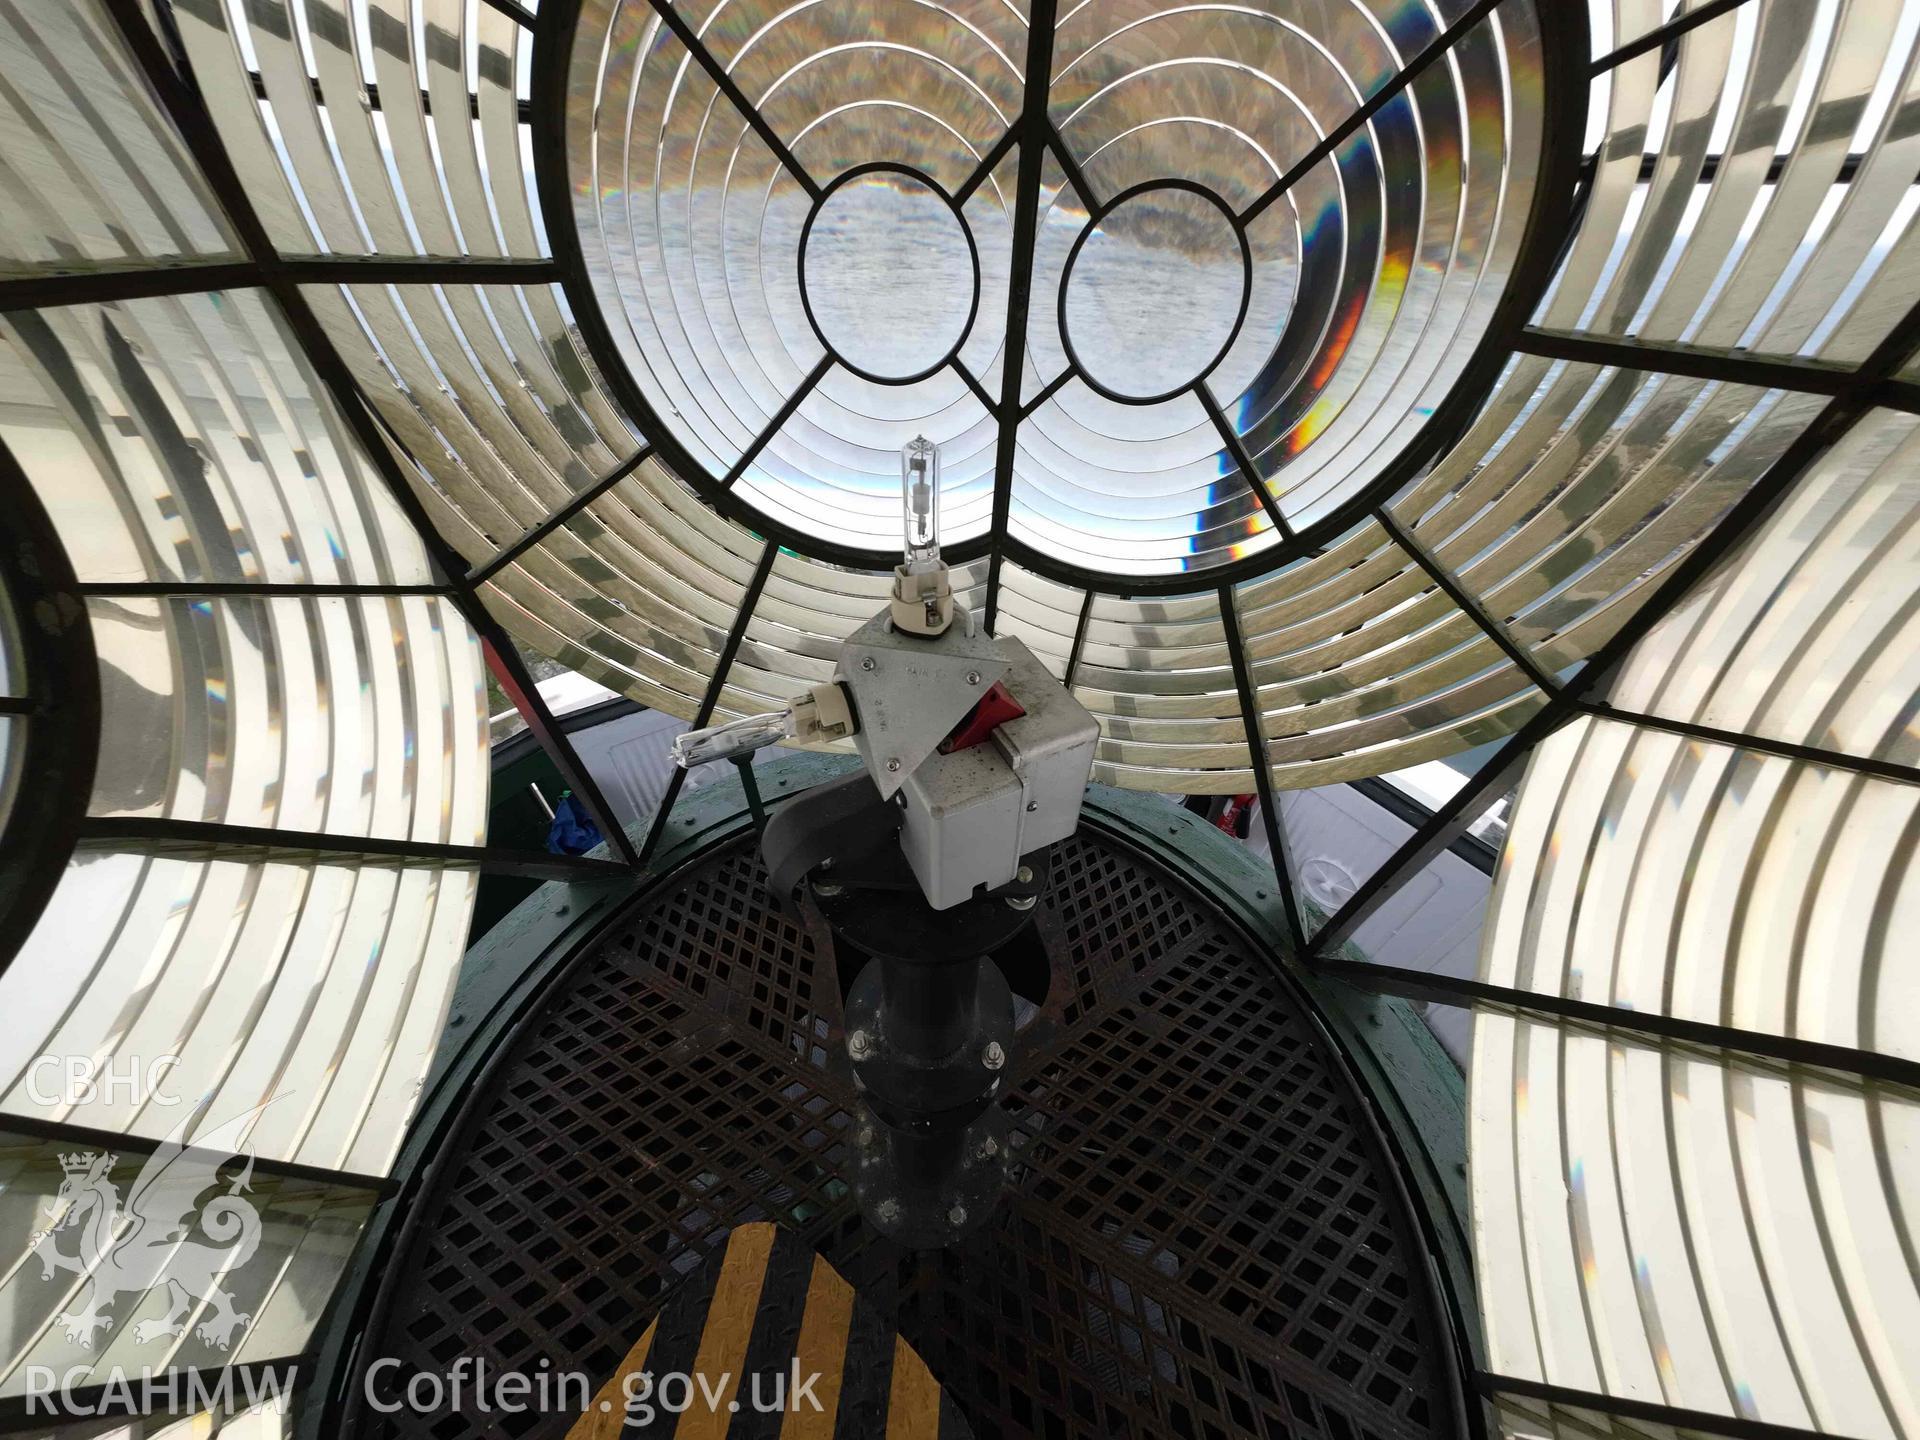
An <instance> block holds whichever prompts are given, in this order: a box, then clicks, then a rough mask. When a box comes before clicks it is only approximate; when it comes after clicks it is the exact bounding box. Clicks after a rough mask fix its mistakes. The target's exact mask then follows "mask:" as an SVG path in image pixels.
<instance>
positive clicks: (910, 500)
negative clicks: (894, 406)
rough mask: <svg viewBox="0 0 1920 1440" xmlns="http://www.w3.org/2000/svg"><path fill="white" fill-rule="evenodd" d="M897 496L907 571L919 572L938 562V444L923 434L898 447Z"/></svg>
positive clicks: (930, 567) (929, 568) (916, 573)
mask: <svg viewBox="0 0 1920 1440" xmlns="http://www.w3.org/2000/svg"><path fill="white" fill-rule="evenodd" d="M900 498H901V501H902V502H903V503H902V505H901V512H902V516H903V518H904V520H905V522H906V555H907V559H906V565H907V572H908V573H909V574H912V575H919V574H922V573H924V572H926V571H928V570H931V569H932V568H933V567H934V566H936V565H938V564H939V563H940V447H939V446H937V445H935V444H934V443H933V442H932V441H931V440H929V439H927V437H926V436H924V435H916V436H914V437H913V439H911V440H909V441H908V442H907V443H906V444H905V445H902V446H901V447H900Z"/></svg>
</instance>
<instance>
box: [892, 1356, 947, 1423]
mask: <svg viewBox="0 0 1920 1440" xmlns="http://www.w3.org/2000/svg"><path fill="white" fill-rule="evenodd" d="M939 1437H940V1385H939V1382H938V1381H936V1380H935V1379H934V1378H933V1372H932V1371H931V1370H929V1369H927V1362H926V1361H924V1360H922V1359H921V1358H920V1357H919V1356H918V1355H917V1354H915V1353H914V1349H913V1347H912V1346H911V1345H909V1344H907V1342H906V1341H904V1340H902V1339H901V1338H900V1337H899V1336H897V1335H896V1336H894V1339H893V1388H892V1389H891V1390H890V1391H889V1392H888V1394H887V1440H939Z"/></svg>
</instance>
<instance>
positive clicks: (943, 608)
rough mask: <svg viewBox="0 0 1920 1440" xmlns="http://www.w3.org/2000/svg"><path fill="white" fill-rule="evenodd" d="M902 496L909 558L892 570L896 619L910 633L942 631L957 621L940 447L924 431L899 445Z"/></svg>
mask: <svg viewBox="0 0 1920 1440" xmlns="http://www.w3.org/2000/svg"><path fill="white" fill-rule="evenodd" d="M900 499H901V510H902V512H903V515H904V518H905V539H906V559H905V560H903V561H902V562H901V563H900V564H899V565H897V566H895V567H894V571H893V605H892V610H891V614H892V617H893V623H894V626H895V628H896V629H899V630H902V631H904V632H906V633H907V634H909V635H939V634H942V633H944V632H945V630H946V628H947V626H949V625H951V624H952V623H953V582H952V580H951V579H950V578H949V577H948V575H947V562H946V561H944V560H942V559H941V558H940V447H939V446H937V445H935V444H934V443H933V442H932V441H931V440H929V439H927V437H926V436H924V435H916V436H914V437H913V439H911V440H909V441H908V442H907V443H906V444H905V445H903V446H901V447H900ZM967 630H968V633H969V634H971V633H972V630H973V618H972V616H971V615H969V616H968V617H967Z"/></svg>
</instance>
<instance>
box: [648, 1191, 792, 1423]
mask: <svg viewBox="0 0 1920 1440" xmlns="http://www.w3.org/2000/svg"><path fill="white" fill-rule="evenodd" d="M776 1233H778V1232H776V1231H775V1230H774V1228H773V1226H771V1225H742V1226H740V1227H738V1228H737V1229H735V1230H734V1232H733V1234H732V1235H730V1236H728V1237H727V1258H726V1259H725V1261H723V1262H722V1263H721V1266H720V1278H719V1280H718V1281H716V1282H715V1284H714V1287H713V1300H712V1301H711V1302H710V1303H709V1304H708V1306H707V1324H706V1328H705V1329H704V1330H702V1331H701V1332H700V1352H699V1354H697V1355H695V1356H694V1357H693V1373H694V1374H695V1375H705V1376H708V1377H709V1378H710V1381H717V1380H718V1379H719V1377H720V1376H722V1375H725V1376H726V1377H727V1381H726V1384H725V1385H724V1386H723V1387H722V1388H721V1389H720V1391H719V1396H718V1401H717V1403H716V1404H715V1405H714V1407H713V1408H712V1409H711V1410H709V1409H708V1408H707V1405H706V1401H705V1399H704V1398H702V1400H701V1401H700V1403H699V1404H697V1405H694V1406H693V1407H692V1408H690V1409H689V1410H687V1412H686V1413H685V1414H683V1415H682V1416H681V1417H680V1424H679V1426H678V1427H677V1428H676V1429H675V1430H674V1432H673V1437H674V1440H726V1433H727V1426H728V1423H729V1422H730V1421H731V1420H732V1419H733V1410H732V1402H733V1400H734V1399H735V1397H736V1396H738V1394H739V1393H740V1371H741V1368H742V1367H743V1366H745V1365H746V1363H747V1342H748V1341H749V1340H751V1339H752V1338H753V1322H754V1318H755V1317H756V1316H757V1315H759V1313H760V1289H761V1287H762V1286H763V1285H764V1284H765V1283H766V1279H767V1257H768V1256H769V1255H771V1254H772V1253H773V1237H774V1235H775V1234H776Z"/></svg>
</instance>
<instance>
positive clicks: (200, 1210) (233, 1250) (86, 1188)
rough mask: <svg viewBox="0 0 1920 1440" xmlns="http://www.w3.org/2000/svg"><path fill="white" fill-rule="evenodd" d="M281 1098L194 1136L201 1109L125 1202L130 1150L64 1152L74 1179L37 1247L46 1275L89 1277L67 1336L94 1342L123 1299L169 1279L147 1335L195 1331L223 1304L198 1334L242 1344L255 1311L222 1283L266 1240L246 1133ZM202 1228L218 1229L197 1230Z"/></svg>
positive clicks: (137, 1334)
mask: <svg viewBox="0 0 1920 1440" xmlns="http://www.w3.org/2000/svg"><path fill="white" fill-rule="evenodd" d="M271 1103H273V1102H272V1101H268V1102H266V1104H263V1105H258V1106H256V1107H255V1108H254V1109H252V1110H250V1111H248V1112H247V1113H246V1114H244V1115H242V1116H240V1117H239V1118H238V1119H236V1120H230V1121H228V1122H227V1123H226V1124H225V1125H222V1126H220V1127H219V1128H218V1129H217V1130H214V1131H211V1132H210V1133H208V1134H206V1135H202V1136H199V1137H197V1138H196V1139H195V1140H194V1141H193V1142H192V1143H191V1144H188V1143H186V1142H185V1141H184V1140H183V1139H182V1136H184V1135H185V1133H186V1129H187V1126H188V1125H189V1124H190V1123H191V1122H192V1120H193V1118H194V1117H193V1116H188V1117H187V1119H185V1120H182V1121H181V1122H180V1124H179V1125H178V1126H176V1127H175V1128H174V1131H173V1133H172V1134H171V1135H169V1136H168V1137H167V1138H166V1140H165V1141H163V1142H162V1143H161V1145H160V1148H159V1149H157V1150H155V1151H154V1152H153V1154H152V1155H151V1156H149V1157H148V1159H147V1163H146V1164H145V1165H143V1166H141V1167H140V1173H139V1174H138V1175H137V1176H136V1177H135V1178H134V1181H133V1184H132V1186H131V1187H129V1189H128V1191H127V1196H126V1200H125V1202H124V1203H123V1202H122V1200H121V1198H120V1187H119V1186H118V1185H116V1184H114V1183H113V1171H114V1166H115V1165H116V1163H117V1162H118V1161H119V1159H120V1157H119V1156H118V1155H107V1154H101V1153H98V1152H95V1151H90V1150H83V1151H78V1152H75V1153H73V1154H70V1155H62V1156H61V1157H60V1168H61V1169H62V1171H64V1172H65V1178H64V1179H63V1180H62V1181H61V1182H60V1191H59V1193H58V1194H57V1195H55V1196H54V1198H53V1202H52V1203H51V1204H50V1205H48V1206H47V1207H46V1210H45V1214H46V1215H47V1216H48V1217H49V1219H48V1223H47V1225H46V1227H45V1228H44V1229H42V1230H40V1231H38V1232H37V1233H36V1234H35V1235H34V1236H33V1238H32V1242H31V1245H32V1250H33V1253H34V1254H36V1255H38V1256H39V1257H40V1267H41V1268H40V1278H41V1279H43V1280H52V1279H53V1278H54V1277H55V1276H56V1275H58V1274H62V1273H65V1274H69V1275H77V1276H79V1277H80V1281H79V1282H78V1283H79V1285H80V1286H81V1287H82V1293H81V1294H80V1295H78V1296H76V1297H75V1299H74V1301H73V1304H72V1307H71V1308H69V1309H68V1310H66V1311H65V1312H63V1313H62V1314H61V1316H60V1324H61V1326H62V1328H63V1329H64V1330H65V1331H66V1336H67V1339H69V1340H71V1341H75V1342H77V1343H78V1344H80V1345H81V1346H83V1347H84V1348H86V1349H89V1350H91V1349H92V1348H93V1341H94V1332H95V1331H96V1330H105V1329H110V1328H111V1327H112V1325H113V1317H112V1314H111V1312H112V1309H113V1305H114V1302H115V1300H117V1299H118V1298H119V1297H120V1296H122V1295H145V1294H146V1293H148V1292H149V1291H152V1290H155V1289H158V1288H159V1287H161V1286H163V1285H164V1286H165V1287H166V1290H167V1296H168V1301H169V1308H168V1310H167V1313H166V1314H165V1315H164V1316H162V1317H160V1318H159V1319H154V1320H142V1321H141V1322H140V1323H139V1324H137V1325H135V1326H134V1327H133V1338H134V1341H135V1343H137V1344H141V1345H144V1344H146V1343H147V1342H148V1341H151V1340H156V1339H159V1338H160V1337H161V1336H163V1335H164V1336H177V1335H182V1334H184V1333H185V1332H186V1328H187V1321H188V1318H189V1316H190V1315H191V1313H192V1311H193V1309H194V1307H195V1306H196V1305H204V1306H206V1307H207V1308H208V1309H209V1310H210V1311H211V1313H210V1314H208V1315H207V1317H206V1319H205V1320H203V1321H202V1322H201V1323H200V1324H199V1325H197V1326H195V1327H194V1333H195V1334H196V1335H198V1336H199V1337H200V1338H201V1339H202V1340H204V1341H206V1342H207V1343H208V1344H210V1345H216V1346H218V1347H219V1348H220V1349H222V1350H225V1349H227V1348H228V1347H229V1346H230V1345H231V1344H232V1343H233V1335H234V1332H235V1331H236V1330H238V1329H240V1328H241V1327H242V1326H244V1325H246V1324H247V1323H248V1322H249V1321H251V1320H252V1319H253V1317H252V1316H251V1315H249V1314H246V1313H244V1312H242V1311H240V1310H238V1309H236V1308H235V1306H234V1298H233V1295H232V1293H231V1292H229V1291H227V1290H225V1289H223V1288H222V1286H221V1282H222V1281H223V1280H225V1279H227V1278H228V1277H230V1276H232V1275H233V1274H234V1273H235V1272H236V1271H238V1270H239V1269H240V1268H241V1267H242V1266H244V1265H245V1264H246V1263H247V1262H248V1261H249V1260H250V1259H252V1258H253V1253H254V1251H255V1250H256V1249H258V1248H259V1245H260V1212H259V1211H258V1210H256V1209H255V1208H254V1205H253V1202H252V1201H250V1200H248V1199H246V1198H245V1195H244V1192H245V1191H247V1190H249V1189H251V1187H252V1179H253V1150H252V1147H251V1145H250V1144H249V1143H248V1142H247V1141H245V1140H244V1139H242V1138H241V1137H242V1136H244V1135H245V1134H246V1133H247V1131H248V1130H249V1128H250V1127H251V1124H252V1121H253V1119H254V1117H255V1116H257V1115H258V1114H259V1113H260V1112H261V1111H262V1110H264V1109H266V1108H267V1104H271ZM236 1158H239V1159H244V1161H245V1164H244V1165H243V1166H242V1167H241V1170H240V1173H239V1174H237V1175H236V1176H234V1177H233V1179H231V1180H229V1181H225V1182H223V1181H222V1180H221V1178H220V1169H221V1167H222V1166H223V1165H224V1164H225V1163H226V1162H227V1161H229V1160H233V1159H236ZM216 1186H223V1187H224V1188H223V1189H222V1192H221V1193H219V1194H216V1195H213V1196H210V1197H208V1198H207V1199H205V1200H202V1199H201V1197H202V1195H204V1194H205V1192H206V1191H208V1190H209V1189H212V1188H214V1187H216ZM196 1228H197V1229H198V1230H199V1231H200V1232H202V1233H203V1234H204V1235H205V1236H206V1237H207V1238H206V1239H204V1240H203V1239H200V1238H198V1237H196V1236H195V1235H194V1233H193V1232H194V1231H195V1229H196ZM63 1237H72V1238H73V1239H75V1240H77V1242H78V1248H77V1249H72V1250H68V1249H64V1248H62V1243H61V1242H62V1239H63ZM209 1242H211V1243H209Z"/></svg>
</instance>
